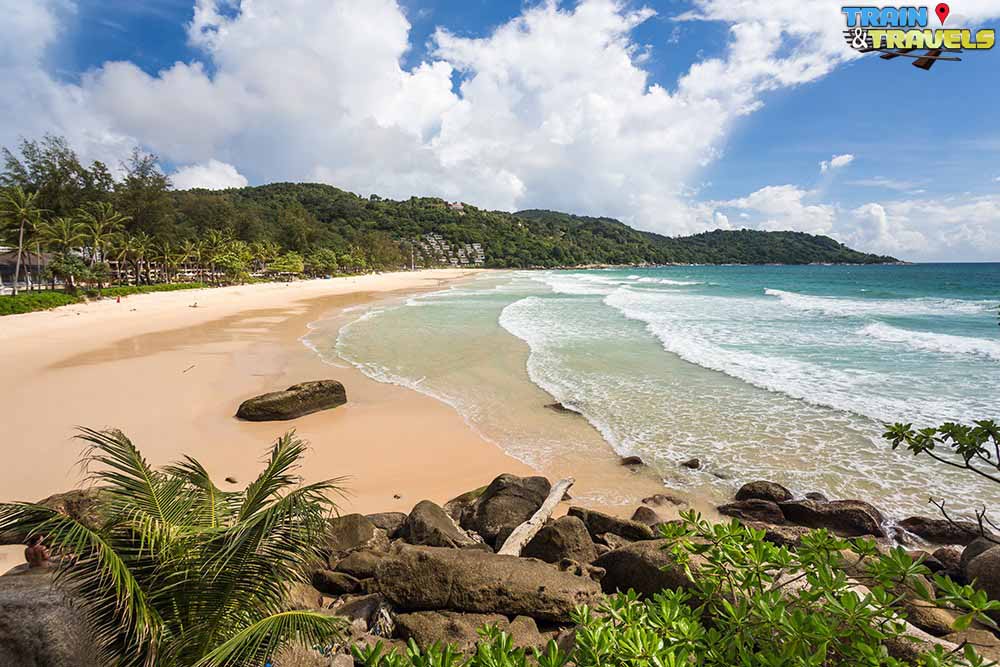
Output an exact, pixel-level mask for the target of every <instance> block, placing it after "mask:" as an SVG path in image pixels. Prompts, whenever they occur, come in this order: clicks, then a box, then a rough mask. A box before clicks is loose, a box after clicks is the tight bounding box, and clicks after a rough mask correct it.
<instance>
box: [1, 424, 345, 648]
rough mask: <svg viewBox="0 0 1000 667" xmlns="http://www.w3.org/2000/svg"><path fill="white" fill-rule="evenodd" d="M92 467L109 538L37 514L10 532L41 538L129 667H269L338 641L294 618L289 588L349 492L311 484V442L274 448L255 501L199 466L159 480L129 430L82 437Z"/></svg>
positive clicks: (4, 519)
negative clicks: (300, 644) (225, 487)
mask: <svg viewBox="0 0 1000 667" xmlns="http://www.w3.org/2000/svg"><path fill="white" fill-rule="evenodd" d="M80 437H81V438H82V439H83V440H84V441H85V442H87V451H86V454H85V459H84V460H85V462H86V464H87V466H88V469H90V470H92V471H93V472H92V478H93V481H94V482H95V483H96V484H99V485H100V486H101V487H102V488H103V489H104V490H105V493H104V494H102V497H105V498H106V501H105V506H104V514H103V515H104V517H105V522H104V524H103V525H101V526H98V527H96V528H95V527H87V526H85V525H83V524H82V523H80V522H78V521H76V520H74V519H71V518H69V517H67V516H65V515H62V514H59V513H57V512H54V511H52V510H49V509H47V508H44V507H41V506H38V505H32V504H27V503H13V504H4V505H0V532H4V531H8V530H10V531H18V532H19V533H21V534H44V535H45V536H46V537H45V541H46V543H47V544H48V545H49V547H50V548H51V549H53V551H55V552H57V553H59V554H61V555H62V557H63V560H62V564H61V567H60V570H59V573H58V577H57V580H56V581H57V583H58V584H59V585H61V586H64V587H66V589H67V590H68V591H69V592H70V594H71V595H72V597H73V599H74V600H76V602H77V604H78V605H79V606H80V609H81V612H82V613H83V614H85V615H86V617H87V618H88V620H89V621H90V622H91V623H92V625H93V627H94V629H95V632H96V634H97V639H98V641H99V643H100V645H101V647H102V648H103V649H104V650H105V652H106V654H107V660H108V663H109V664H113V665H116V666H119V667H152V666H153V665H156V666H157V667H161V666H162V667H181V666H183V667H189V666H191V665H197V666H198V667H216V666H219V667H221V666H227V667H228V666H244V665H246V666H247V667H251V666H252V667H260V665H263V664H264V663H265V661H266V660H267V659H268V658H270V657H271V656H272V655H273V654H274V653H275V652H276V651H277V650H278V649H280V648H281V647H282V646H284V645H286V644H288V643H289V642H292V641H296V640H298V641H304V642H307V643H309V644H310V645H311V644H316V643H328V642H329V641H330V640H331V639H333V638H335V637H336V636H337V634H338V632H339V631H340V628H341V624H340V622H339V621H338V620H336V619H335V618H332V617H329V616H325V615H322V614H319V613H314V612H309V611H288V610H287V609H286V608H285V605H284V601H285V599H286V597H287V594H288V591H289V589H290V587H291V586H292V585H293V584H295V583H303V582H305V581H306V579H305V575H304V571H305V568H306V566H307V565H308V564H309V563H310V562H312V561H313V560H314V559H315V558H317V557H318V555H319V554H318V550H317V549H318V547H317V545H318V544H319V543H320V542H321V539H320V537H321V535H322V532H323V530H324V527H325V525H326V519H327V518H328V517H329V515H330V513H331V511H332V510H333V509H334V505H333V503H332V502H331V501H330V500H329V496H330V495H331V494H333V493H338V492H339V488H338V486H337V482H338V480H330V481H326V482H320V483H316V484H309V485H302V484H300V478H299V477H298V475H297V469H298V466H299V461H300V460H301V458H302V455H303V454H304V452H305V448H306V446H305V444H304V443H303V442H302V441H301V440H299V439H298V438H296V437H295V436H294V434H287V435H285V436H283V437H282V438H280V439H279V440H278V441H277V442H276V443H275V444H274V446H273V447H272V448H271V451H270V456H269V458H268V461H267V464H266V467H265V469H264V471H263V472H262V473H261V475H260V476H259V477H258V478H257V479H256V480H254V481H253V482H252V483H251V484H250V485H249V486H248V487H247V488H246V489H245V490H243V491H239V492H226V491H222V490H220V489H219V488H218V487H216V486H215V484H214V483H213V482H212V480H211V478H210V476H209V475H208V472H207V471H206V470H205V468H204V467H203V466H202V465H201V464H200V463H198V462H197V461H196V460H194V459H191V458H185V459H184V460H183V461H181V462H179V463H176V464H174V465H171V466H168V467H166V468H162V469H154V468H152V467H151V466H150V465H149V463H148V462H147V461H146V460H145V459H144V458H143V456H142V454H141V453H140V452H139V450H138V449H137V448H136V447H135V446H134V445H133V444H132V442H131V441H130V440H129V439H128V438H127V437H126V436H125V435H124V434H122V433H121V432H119V431H94V430H90V429H83V430H82V431H81V435H80Z"/></svg>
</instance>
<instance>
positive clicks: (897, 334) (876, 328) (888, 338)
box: [858, 322, 1000, 361]
mask: <svg viewBox="0 0 1000 667" xmlns="http://www.w3.org/2000/svg"><path fill="white" fill-rule="evenodd" d="M858 333H860V334H861V335H862V336H868V337H869V338H874V339H876V340H880V341H883V342H886V343H899V344H901V345H905V346H906V347H908V348H910V349H913V350H921V351H925V352H937V353H941V354H960V355H974V356H979V357H986V358H987V359H992V360H994V361H1000V341H995V340H987V339H985V338H972V337H969V336H953V335H951V334H943V333H932V332H929V331H912V330H910V329H900V328H898V327H894V326H890V325H888V324H884V323H882V322H875V323H873V324H869V325H868V326H866V327H864V328H862V329H861V330H860V331H859V332H858Z"/></svg>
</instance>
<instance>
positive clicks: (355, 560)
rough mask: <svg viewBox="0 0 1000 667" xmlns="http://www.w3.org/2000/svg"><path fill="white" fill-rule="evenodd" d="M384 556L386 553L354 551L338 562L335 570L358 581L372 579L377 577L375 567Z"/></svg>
mask: <svg viewBox="0 0 1000 667" xmlns="http://www.w3.org/2000/svg"><path fill="white" fill-rule="evenodd" d="M383 556H385V554H384V553H377V552H374V551H364V550H362V551H354V552H351V553H350V554H348V555H347V557H345V558H342V559H341V560H339V561H337V564H336V565H335V566H334V567H333V569H334V570H336V571H337V572H343V573H345V574H349V575H351V576H352V577H354V578H356V579H371V578H372V577H374V576H375V567H376V566H377V565H378V562H379V561H380V560H382V558H383Z"/></svg>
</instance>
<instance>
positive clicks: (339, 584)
mask: <svg viewBox="0 0 1000 667" xmlns="http://www.w3.org/2000/svg"><path fill="white" fill-rule="evenodd" d="M312 585H313V588H315V589H316V590H317V591H319V592H320V593H322V594H323V595H328V596H330V597H337V596H339V595H347V594H349V593H364V592H365V590H364V584H363V583H362V582H361V581H359V580H358V579H355V578H354V577H352V576H351V575H349V574H345V573H344V572H334V571H333V570H316V571H315V572H313V575H312Z"/></svg>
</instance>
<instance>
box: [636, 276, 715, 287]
mask: <svg viewBox="0 0 1000 667" xmlns="http://www.w3.org/2000/svg"><path fill="white" fill-rule="evenodd" d="M638 282H640V283H655V284H657V285H672V286H674V287H690V286H692V285H703V284H704V283H701V282H698V281H697V280H671V279H669V278H639V280H638Z"/></svg>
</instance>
